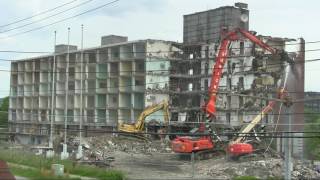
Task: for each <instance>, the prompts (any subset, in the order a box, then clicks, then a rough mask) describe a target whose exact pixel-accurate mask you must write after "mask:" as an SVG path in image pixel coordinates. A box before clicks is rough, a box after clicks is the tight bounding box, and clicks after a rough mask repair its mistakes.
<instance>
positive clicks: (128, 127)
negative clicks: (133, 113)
mask: <svg viewBox="0 0 320 180" xmlns="http://www.w3.org/2000/svg"><path fill="white" fill-rule="evenodd" d="M159 110H163V113H164V124H165V126H167V125H168V123H169V104H168V101H162V102H161V103H159V104H155V105H152V106H149V107H147V108H146V109H145V110H143V112H142V113H141V114H140V115H139V118H138V120H137V121H136V123H135V124H125V123H120V124H119V125H118V129H119V131H122V132H128V133H138V132H143V129H144V124H145V119H146V117H147V116H149V115H151V114H153V113H154V112H157V111H159Z"/></svg>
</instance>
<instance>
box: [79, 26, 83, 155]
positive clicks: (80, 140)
mask: <svg viewBox="0 0 320 180" xmlns="http://www.w3.org/2000/svg"><path fill="white" fill-rule="evenodd" d="M83 63H84V62H83V24H82V25H81V57H80V69H81V70H80V120H79V121H80V122H79V146H78V154H77V159H81V158H82V133H81V132H82V120H83V112H82V111H83V104H82V103H83V97H82V89H83V82H82V81H83V73H84V72H83Z"/></svg>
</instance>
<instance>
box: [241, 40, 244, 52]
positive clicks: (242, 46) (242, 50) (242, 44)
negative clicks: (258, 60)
mask: <svg viewBox="0 0 320 180" xmlns="http://www.w3.org/2000/svg"><path fill="white" fill-rule="evenodd" d="M240 55H244V42H240Z"/></svg>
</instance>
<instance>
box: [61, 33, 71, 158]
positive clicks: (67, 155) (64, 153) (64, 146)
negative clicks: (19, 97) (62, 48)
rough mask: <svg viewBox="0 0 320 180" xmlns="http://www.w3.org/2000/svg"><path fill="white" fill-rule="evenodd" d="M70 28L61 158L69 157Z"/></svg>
mask: <svg viewBox="0 0 320 180" xmlns="http://www.w3.org/2000/svg"><path fill="white" fill-rule="evenodd" d="M69 53H70V28H68V47H67V59H66V82H65V96H66V97H65V104H64V106H65V108H64V143H63V151H62V153H61V159H67V158H68V157H69V153H68V151H67V127H68V126H67V122H68V97H69V91H68V89H69V60H70V59H69V58H70V54H69Z"/></svg>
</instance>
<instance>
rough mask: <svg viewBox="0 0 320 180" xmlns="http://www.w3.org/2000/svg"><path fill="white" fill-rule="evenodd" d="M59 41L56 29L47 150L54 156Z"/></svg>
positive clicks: (50, 155)
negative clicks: (57, 44) (57, 48)
mask: <svg viewBox="0 0 320 180" xmlns="http://www.w3.org/2000/svg"><path fill="white" fill-rule="evenodd" d="M56 43H57V31H54V47H53V49H54V51H53V65H52V79H51V80H52V82H51V113H50V116H49V117H50V137H49V150H48V151H47V157H52V156H53V155H54V150H53V121H54V119H55V116H54V114H55V113H54V111H55V109H54V105H55V104H54V102H55V77H56V51H55V47H56Z"/></svg>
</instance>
